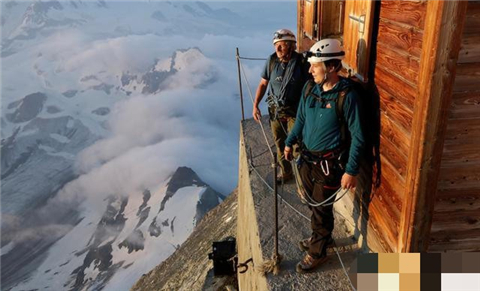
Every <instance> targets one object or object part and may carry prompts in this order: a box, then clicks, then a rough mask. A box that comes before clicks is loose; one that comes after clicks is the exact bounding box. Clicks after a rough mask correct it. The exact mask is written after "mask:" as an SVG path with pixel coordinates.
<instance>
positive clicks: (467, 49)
mask: <svg viewBox="0 0 480 291" xmlns="http://www.w3.org/2000/svg"><path fill="white" fill-rule="evenodd" d="M478 60H480V34H466V35H464V36H463V39H462V48H461V50H460V54H459V56H458V63H460V64H464V63H476V62H478Z"/></svg>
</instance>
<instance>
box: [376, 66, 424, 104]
mask: <svg viewBox="0 0 480 291" xmlns="http://www.w3.org/2000/svg"><path fill="white" fill-rule="evenodd" d="M384 68H386V66H383V63H381V62H378V63H377V67H376V68H375V83H376V85H377V88H381V89H383V90H385V91H386V92H388V93H389V95H390V96H394V97H395V99H397V100H399V101H400V102H402V103H403V104H404V105H405V106H406V107H408V108H409V109H411V110H413V104H414V102H415V98H416V96H417V92H416V84H412V82H404V81H403V80H402V79H401V76H400V77H399V76H398V75H395V73H394V72H392V71H390V70H388V68H387V69H384Z"/></svg>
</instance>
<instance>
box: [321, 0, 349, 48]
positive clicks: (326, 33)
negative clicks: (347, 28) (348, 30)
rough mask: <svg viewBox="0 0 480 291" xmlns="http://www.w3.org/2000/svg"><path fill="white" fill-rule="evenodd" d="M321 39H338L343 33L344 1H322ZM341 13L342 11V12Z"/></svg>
mask: <svg viewBox="0 0 480 291" xmlns="http://www.w3.org/2000/svg"><path fill="white" fill-rule="evenodd" d="M321 3H322V5H321V6H322V11H321V14H322V23H321V24H322V25H321V36H322V37H321V38H322V39H323V38H339V36H341V35H342V33H343V13H342V14H340V12H341V11H342V10H343V7H344V1H322V2H321ZM342 12H343V11H342Z"/></svg>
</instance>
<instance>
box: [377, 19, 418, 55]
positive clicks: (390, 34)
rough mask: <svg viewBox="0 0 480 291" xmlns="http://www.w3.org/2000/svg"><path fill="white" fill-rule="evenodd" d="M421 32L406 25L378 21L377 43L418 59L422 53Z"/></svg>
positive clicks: (385, 20) (382, 20) (384, 20)
mask: <svg viewBox="0 0 480 291" xmlns="http://www.w3.org/2000/svg"><path fill="white" fill-rule="evenodd" d="M422 39H423V31H421V30H417V29H415V27H411V26H408V25H401V24H399V23H396V22H393V21H390V20H387V19H380V24H379V26H378V38H377V41H378V42H379V43H382V44H384V45H387V46H388V47H389V48H391V49H397V50H401V51H404V52H406V53H408V54H410V55H412V56H414V57H417V58H420V55H421V53H422Z"/></svg>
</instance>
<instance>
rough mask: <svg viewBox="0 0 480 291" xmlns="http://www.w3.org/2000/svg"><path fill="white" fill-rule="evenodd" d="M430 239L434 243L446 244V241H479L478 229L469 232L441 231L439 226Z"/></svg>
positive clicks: (479, 229) (479, 231)
mask: <svg viewBox="0 0 480 291" xmlns="http://www.w3.org/2000/svg"><path fill="white" fill-rule="evenodd" d="M432 238H433V239H434V241H435V242H447V241H452V240H456V241H460V240H464V239H479V240H480V228H473V229H469V230H461V229H459V230H456V231H452V230H450V229H448V230H445V229H442V227H441V226H439V227H438V229H435V230H434V231H432Z"/></svg>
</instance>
